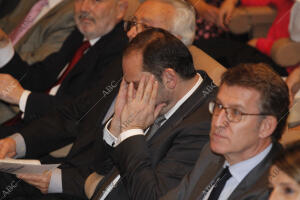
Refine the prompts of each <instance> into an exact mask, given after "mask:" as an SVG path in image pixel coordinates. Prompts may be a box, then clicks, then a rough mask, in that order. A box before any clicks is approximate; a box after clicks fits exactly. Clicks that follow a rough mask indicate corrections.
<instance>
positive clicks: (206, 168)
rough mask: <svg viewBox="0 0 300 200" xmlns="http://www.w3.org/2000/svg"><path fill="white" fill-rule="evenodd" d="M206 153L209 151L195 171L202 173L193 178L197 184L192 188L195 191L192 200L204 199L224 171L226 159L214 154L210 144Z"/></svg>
mask: <svg viewBox="0 0 300 200" xmlns="http://www.w3.org/2000/svg"><path fill="white" fill-rule="evenodd" d="M205 151H207V153H205V152H204V155H205V157H204V159H202V162H201V165H200V166H198V167H199V168H197V169H196V168H195V169H194V170H197V171H198V172H200V173H195V176H196V177H192V179H194V180H197V182H196V183H195V185H194V186H193V187H191V188H192V189H193V190H192V191H190V192H191V195H190V196H189V198H188V199H191V200H194V199H197V200H199V199H203V197H204V195H205V194H206V193H207V192H208V191H209V190H210V188H211V187H212V185H213V184H214V181H215V178H216V177H218V176H219V174H220V173H221V172H222V170H223V164H224V161H225V159H224V157H223V156H220V155H217V154H214V153H213V152H212V151H211V150H210V146H209V143H208V144H207V146H206V150H205ZM200 157H202V156H200ZM201 168H203V169H201Z"/></svg>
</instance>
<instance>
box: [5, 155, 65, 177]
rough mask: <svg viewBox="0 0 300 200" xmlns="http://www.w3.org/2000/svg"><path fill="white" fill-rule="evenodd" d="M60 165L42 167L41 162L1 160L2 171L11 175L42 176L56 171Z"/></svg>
mask: <svg viewBox="0 0 300 200" xmlns="http://www.w3.org/2000/svg"><path fill="white" fill-rule="evenodd" d="M59 165H60V164H47V165H42V164H41V163H40V161H39V160H23V159H11V158H6V159H2V160H0V171H1V172H6V173H10V174H20V173H24V174H42V173H44V172H45V171H47V170H52V169H55V168H57V167H58V166H59Z"/></svg>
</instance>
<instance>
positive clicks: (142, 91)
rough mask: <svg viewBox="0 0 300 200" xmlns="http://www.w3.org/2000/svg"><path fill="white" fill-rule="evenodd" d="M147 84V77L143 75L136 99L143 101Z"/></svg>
mask: <svg viewBox="0 0 300 200" xmlns="http://www.w3.org/2000/svg"><path fill="white" fill-rule="evenodd" d="M145 82H146V76H145V75H142V78H141V80H140V83H139V87H138V89H137V92H136V99H137V100H142V99H143V95H144V88H145V84H146V83H145Z"/></svg>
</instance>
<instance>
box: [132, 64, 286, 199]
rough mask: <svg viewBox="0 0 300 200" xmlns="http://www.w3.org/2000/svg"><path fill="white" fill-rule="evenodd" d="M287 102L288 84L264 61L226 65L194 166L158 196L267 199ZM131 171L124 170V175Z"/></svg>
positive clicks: (133, 173) (165, 197)
mask: <svg viewBox="0 0 300 200" xmlns="http://www.w3.org/2000/svg"><path fill="white" fill-rule="evenodd" d="M288 106H289V97H288V88H287V86H286V84H285V83H284V81H283V80H282V79H281V78H280V76H278V75H277V74H276V73H274V72H273V71H272V70H271V69H270V68H268V67H267V66H266V65H264V64H247V65H244V66H238V67H234V68H231V69H229V70H228V71H227V72H225V73H224V75H223V78H222V81H221V86H220V88H219V90H218V94H217V97H216V100H215V101H214V102H212V103H211V104H210V111H211V113H212V115H213V118H212V123H211V131H210V142H209V143H208V144H207V145H206V146H205V147H203V150H202V151H201V153H200V156H199V159H198V161H197V163H196V165H195V167H194V169H193V170H192V171H191V172H190V173H189V174H187V175H186V176H185V178H184V179H183V181H182V182H181V183H180V185H179V186H178V187H177V188H176V189H174V190H172V191H170V192H169V193H168V194H167V195H166V196H164V197H163V198H162V199H164V200H169V199H170V200H181V199H182V200H183V199H186V200H187V199H189V200H193V199H209V200H211V199H228V200H246V199H267V198H268V194H269V192H268V177H269V175H268V174H269V168H270V166H271V164H272V160H273V159H274V157H275V156H277V155H278V154H279V153H280V152H281V150H282V147H281V145H280V144H279V143H278V141H279V139H280V138H281V135H282V133H283V130H284V128H285V124H286V120H287V116H288V112H289V109H288ZM131 160H133V159H131ZM128 162H129V160H128ZM142 164H143V162H140V163H139V164H138V165H136V166H135V168H136V169H138V168H139V167H140V166H141V165H142ZM135 173H136V172H135V171H133V170H130V171H127V172H126V175H127V176H129V177H126V178H128V179H129V178H131V176H132V177H134V176H135ZM136 192H137V191H136Z"/></svg>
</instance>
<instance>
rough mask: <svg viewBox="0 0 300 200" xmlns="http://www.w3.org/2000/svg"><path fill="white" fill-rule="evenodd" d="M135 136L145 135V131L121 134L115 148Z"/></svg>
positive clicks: (131, 130) (131, 131) (137, 130)
mask: <svg viewBox="0 0 300 200" xmlns="http://www.w3.org/2000/svg"><path fill="white" fill-rule="evenodd" d="M135 135H144V131H143V130H142V129H130V130H127V131H124V132H123V133H121V134H120V136H119V138H118V140H117V142H116V143H115V145H114V147H116V146H118V145H119V144H120V143H121V142H123V141H124V140H126V139H127V138H129V137H132V136H135Z"/></svg>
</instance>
